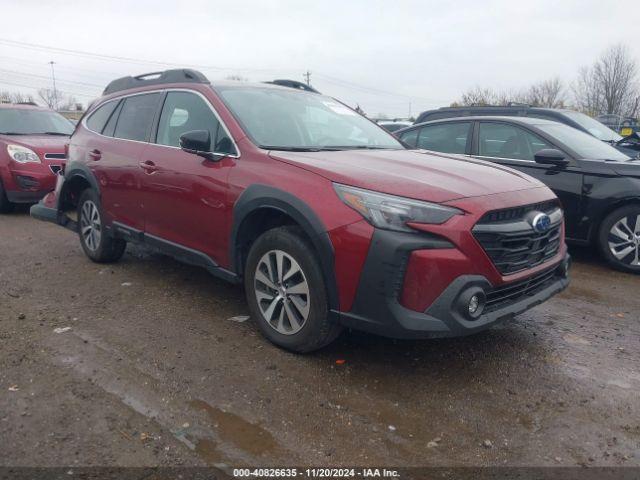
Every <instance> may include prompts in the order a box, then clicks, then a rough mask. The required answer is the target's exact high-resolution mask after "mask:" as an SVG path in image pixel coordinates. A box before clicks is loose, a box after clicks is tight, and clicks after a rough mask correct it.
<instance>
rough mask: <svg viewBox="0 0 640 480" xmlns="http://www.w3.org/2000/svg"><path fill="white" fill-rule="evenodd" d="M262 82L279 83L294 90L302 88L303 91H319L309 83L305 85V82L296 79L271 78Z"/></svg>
mask: <svg viewBox="0 0 640 480" xmlns="http://www.w3.org/2000/svg"><path fill="white" fill-rule="evenodd" d="M264 83H270V84H272V85H280V86H281V87H289V88H295V89H296V90H304V91H305V92H313V93H320V92H319V91H318V90H316V89H315V88H313V87H312V86H311V85H307V84H306V83H303V82H299V81H297V80H287V79H280V80H272V81H270V82H264Z"/></svg>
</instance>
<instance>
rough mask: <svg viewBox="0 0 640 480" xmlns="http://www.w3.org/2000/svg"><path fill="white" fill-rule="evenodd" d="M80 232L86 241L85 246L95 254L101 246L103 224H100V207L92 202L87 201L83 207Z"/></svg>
mask: <svg viewBox="0 0 640 480" xmlns="http://www.w3.org/2000/svg"><path fill="white" fill-rule="evenodd" d="M80 232H81V234H82V238H83V239H84V244H85V245H86V246H87V248H88V249H89V250H91V251H92V252H95V251H96V250H97V249H98V246H99V245H100V237H101V236H102V224H101V222H100V212H99V211H98V207H97V205H96V204H95V203H93V202H92V201H91V200H87V201H86V202H84V204H83V205H82V210H81V212H80Z"/></svg>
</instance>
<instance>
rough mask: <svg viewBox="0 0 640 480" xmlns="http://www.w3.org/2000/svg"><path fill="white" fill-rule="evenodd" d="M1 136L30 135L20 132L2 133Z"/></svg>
mask: <svg viewBox="0 0 640 480" xmlns="http://www.w3.org/2000/svg"><path fill="white" fill-rule="evenodd" d="M0 135H29V134H28V133H20V132H0Z"/></svg>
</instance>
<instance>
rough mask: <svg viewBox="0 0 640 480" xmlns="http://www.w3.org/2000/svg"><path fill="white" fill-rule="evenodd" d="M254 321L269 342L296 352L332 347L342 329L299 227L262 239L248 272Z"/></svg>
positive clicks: (255, 246) (315, 258)
mask: <svg viewBox="0 0 640 480" xmlns="http://www.w3.org/2000/svg"><path fill="white" fill-rule="evenodd" d="M245 291H246V295H247V302H248V304H249V309H250V311H251V315H252V317H253V318H254V319H255V321H256V323H257V325H258V327H259V328H260V330H261V331H262V333H263V334H264V336H265V337H267V338H268V339H269V340H270V341H271V342H273V343H274V344H276V345H278V346H280V347H282V348H285V349H287V350H291V351H294V352H300V353H302V352H310V351H313V350H317V349H319V348H322V347H324V346H325V345H327V344H329V343H331V342H332V341H333V340H334V339H335V338H336V337H337V336H338V335H339V334H340V332H341V330H342V328H341V327H340V326H339V325H337V324H335V323H332V322H330V321H329V318H328V313H329V302H328V299H327V292H326V287H325V283H324V278H323V274H322V269H321V268H320V262H319V259H318V256H317V254H316V252H315V250H314V248H313V246H311V244H310V243H309V241H308V240H307V239H306V238H305V237H304V235H303V233H302V231H301V230H300V229H299V228H297V227H280V228H275V229H273V230H269V231H268V232H266V233H264V234H262V235H261V236H260V237H259V238H258V239H257V240H256V241H255V242H254V244H253V245H252V247H251V250H250V252H249V256H248V258H247V264H246V268H245Z"/></svg>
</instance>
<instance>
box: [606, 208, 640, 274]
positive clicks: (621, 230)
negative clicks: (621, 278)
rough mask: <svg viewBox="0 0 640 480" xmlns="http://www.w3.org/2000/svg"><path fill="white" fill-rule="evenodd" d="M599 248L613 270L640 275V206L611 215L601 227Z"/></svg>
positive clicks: (620, 209)
mask: <svg viewBox="0 0 640 480" xmlns="http://www.w3.org/2000/svg"><path fill="white" fill-rule="evenodd" d="M598 246H599V248H600V251H601V252H602V255H603V256H604V258H605V259H606V260H607V262H609V264H610V265H611V266H612V267H613V268H616V269H618V270H622V271H624V272H631V273H640V205H627V206H625V207H621V208H619V209H617V210H615V211H613V212H612V213H610V214H609V215H608V216H607V217H606V218H605V219H604V221H603V222H602V225H601V226H600V232H599V236H598Z"/></svg>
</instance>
